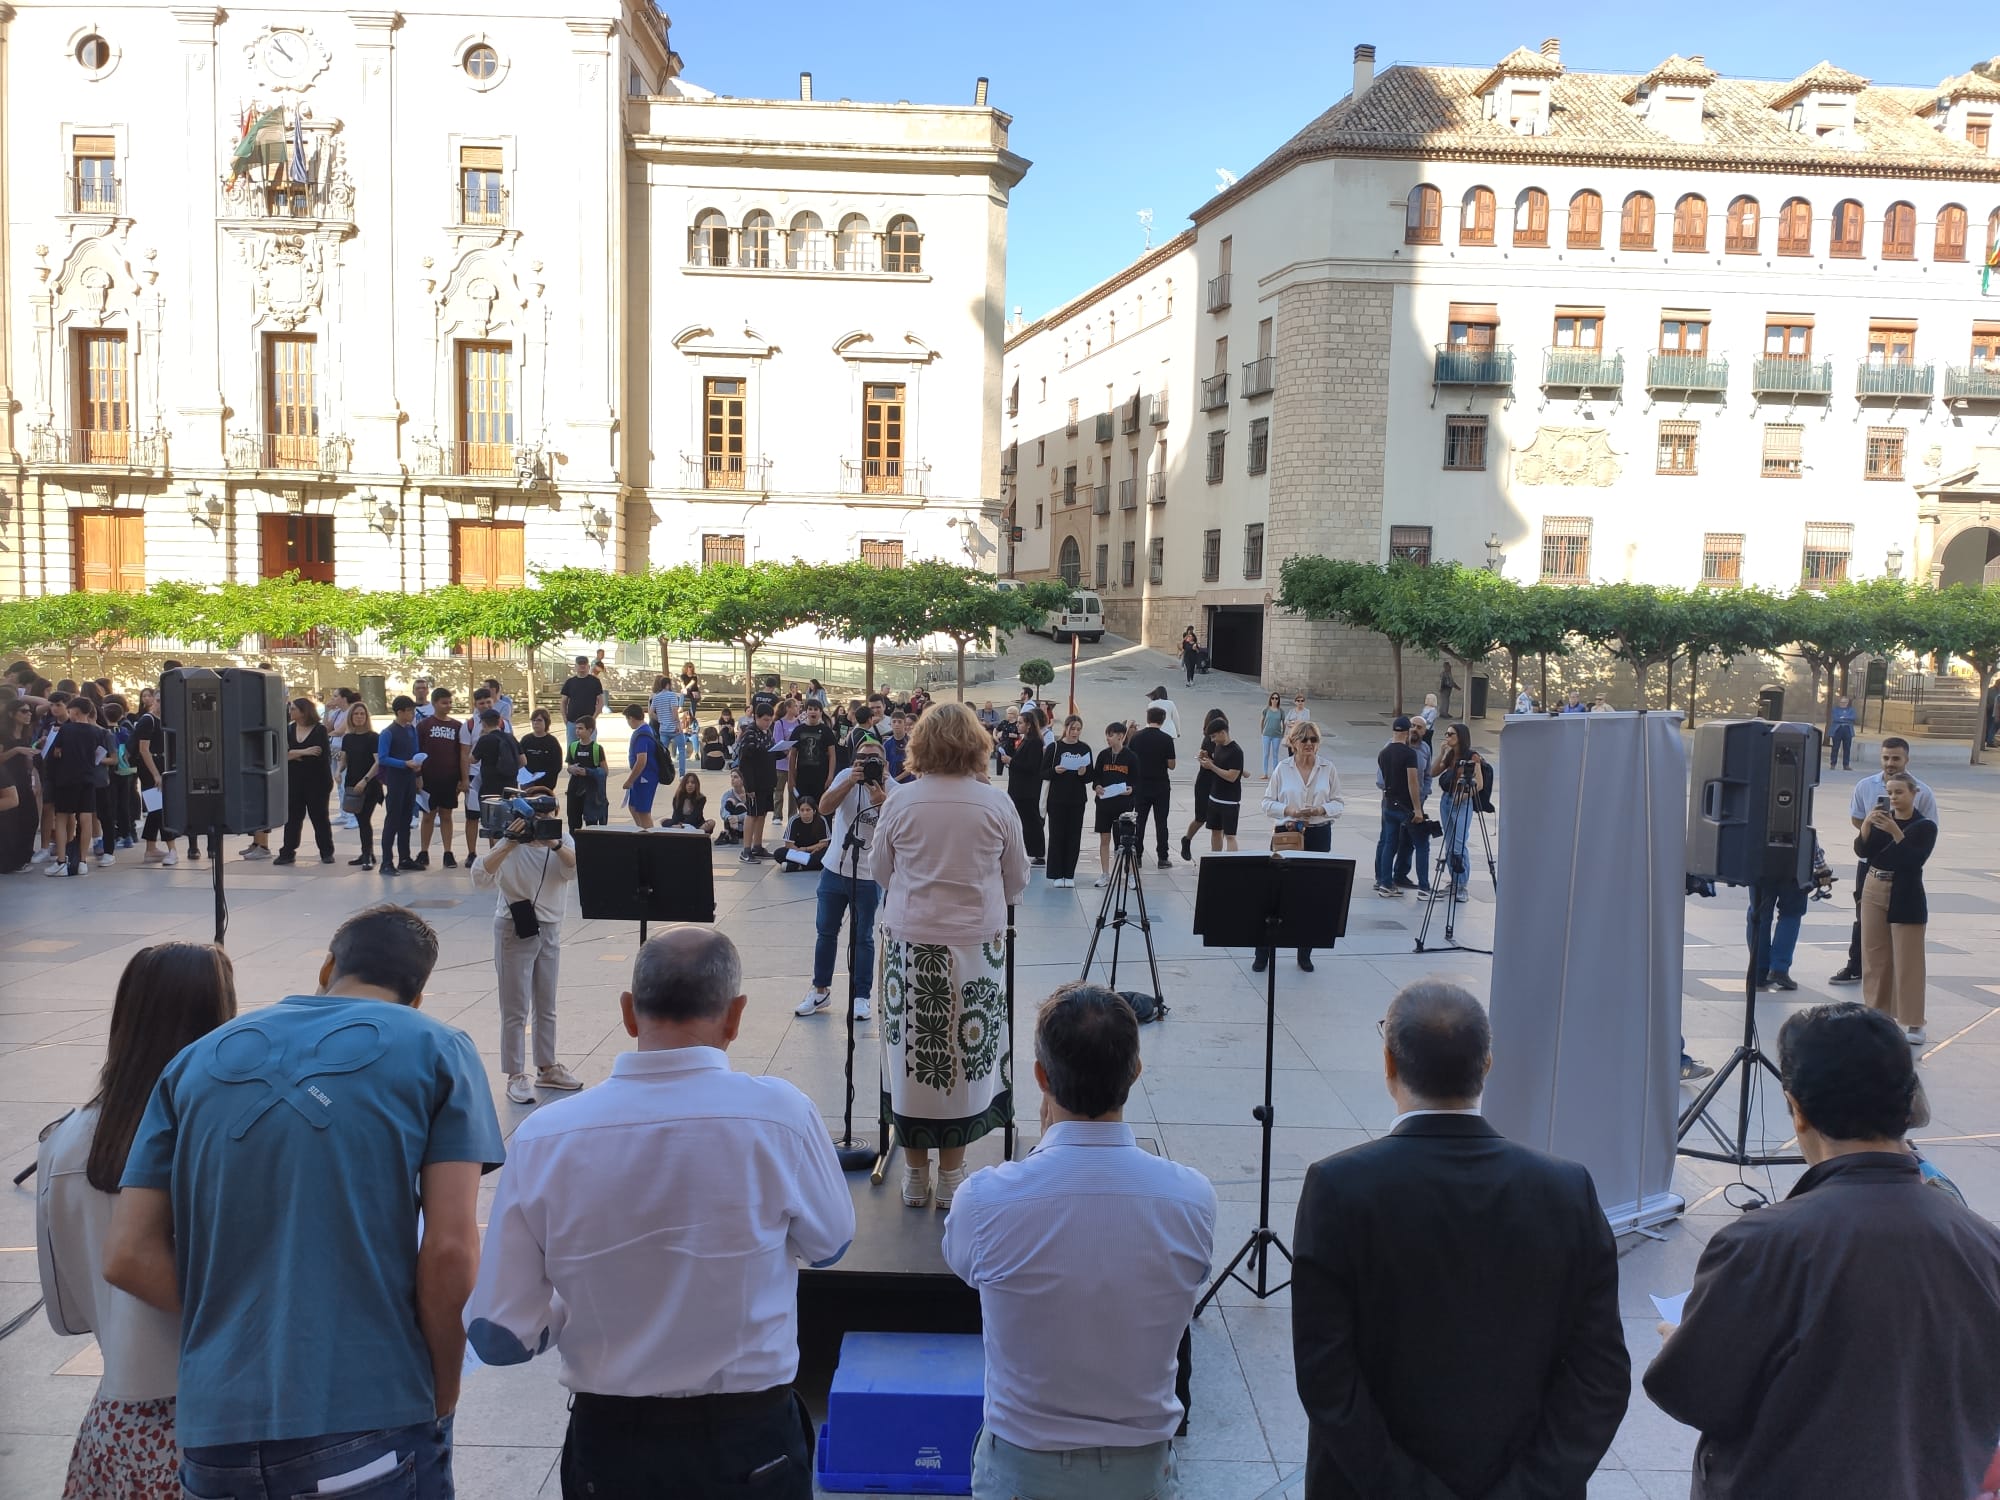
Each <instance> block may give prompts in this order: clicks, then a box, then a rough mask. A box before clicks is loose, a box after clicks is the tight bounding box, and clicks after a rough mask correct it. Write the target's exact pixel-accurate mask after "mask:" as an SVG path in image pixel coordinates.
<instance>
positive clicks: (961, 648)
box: [951, 636, 965, 703]
mask: <svg viewBox="0 0 2000 1500" xmlns="http://www.w3.org/2000/svg"><path fill="white" fill-rule="evenodd" d="M951 643H952V645H953V646H954V647H955V648H957V651H958V701H959V702H960V703H963V702H964V701H965V638H964V637H963V636H953V637H952V640H951Z"/></svg>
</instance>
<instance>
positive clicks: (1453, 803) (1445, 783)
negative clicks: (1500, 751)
mask: <svg viewBox="0 0 2000 1500" xmlns="http://www.w3.org/2000/svg"><path fill="white" fill-rule="evenodd" d="M1467 773H1469V775H1470V780H1468V779H1467ZM1431 775H1432V776H1433V777H1434V778H1435V779H1436V782H1437V789H1438V819H1439V821H1440V822H1442V823H1443V824H1444V838H1445V843H1446V844H1447V845H1448V846H1449V847H1450V851H1451V853H1450V858H1449V861H1448V864H1449V868H1450V870H1451V887H1450V890H1451V899H1452V900H1454V901H1466V900H1470V899H1471V892H1470V891H1469V890H1468V889H1467V888H1466V886H1467V880H1468V873H1467V868H1466V853H1465V843H1466V837H1467V835H1468V834H1470V833H1471V831H1472V814H1473V810H1474V807H1475V805H1476V804H1477V803H1478V800H1479V793H1480V786H1479V779H1480V761H1479V756H1478V754H1477V753H1476V752H1475V751H1474V750H1473V748H1472V730H1471V729H1470V728H1468V727H1467V726H1466V725H1464V724H1454V725H1452V726H1451V728H1450V730H1448V731H1447V732H1446V735H1445V742H1444V754H1442V755H1441V756H1439V757H1438V761H1437V764H1436V765H1435V766H1433V767H1432V768H1431ZM1417 873H1418V874H1419V875H1424V872H1423V871H1421V870H1419V871H1418V872H1417ZM1424 883H1425V884H1426V885H1429V884H1430V877H1429V876H1428V875H1424ZM1444 897H1445V889H1444V887H1442V886H1430V888H1429V889H1428V890H1425V891H1419V892H1418V893H1417V898H1418V899H1419V900H1433V901H1441V900H1443V899H1444Z"/></svg>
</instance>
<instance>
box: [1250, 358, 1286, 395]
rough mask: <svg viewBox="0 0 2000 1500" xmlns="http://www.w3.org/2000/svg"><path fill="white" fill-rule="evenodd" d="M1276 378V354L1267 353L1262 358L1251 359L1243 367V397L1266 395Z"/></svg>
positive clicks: (1268, 393)
mask: <svg viewBox="0 0 2000 1500" xmlns="http://www.w3.org/2000/svg"><path fill="white" fill-rule="evenodd" d="M1277 378H1278V360H1277V356H1275V355H1271V354H1267V355H1265V356H1264V357H1263V358H1262V359H1253V360H1251V361H1250V362H1249V363H1248V364H1246V365H1245V366H1244V367H1243V399H1244V400H1246V401H1247V400H1249V399H1250V398H1251V397H1252V396H1268V395H1270V394H1271V390H1272V387H1273V385H1274V384H1275V383H1276V381H1277Z"/></svg>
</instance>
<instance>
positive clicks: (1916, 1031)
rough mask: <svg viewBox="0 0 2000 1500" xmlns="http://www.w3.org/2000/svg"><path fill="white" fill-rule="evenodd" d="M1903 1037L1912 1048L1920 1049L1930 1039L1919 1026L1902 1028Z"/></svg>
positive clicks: (1927, 1033) (1928, 1034)
mask: <svg viewBox="0 0 2000 1500" xmlns="http://www.w3.org/2000/svg"><path fill="white" fill-rule="evenodd" d="M1903 1035H1904V1036H1905V1037H1906V1038H1908V1040H1909V1043H1910V1045H1911V1046H1912V1047H1921V1046H1923V1044H1924V1043H1925V1042H1927V1041H1929V1040H1930V1039H1931V1038H1930V1033H1929V1032H1927V1031H1925V1030H1924V1028H1923V1027H1921V1026H1906V1027H1904V1028H1903Z"/></svg>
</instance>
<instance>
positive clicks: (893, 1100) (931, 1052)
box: [875, 703, 1028, 1209]
mask: <svg viewBox="0 0 2000 1500" xmlns="http://www.w3.org/2000/svg"><path fill="white" fill-rule="evenodd" d="M992 754H993V741H992V738H991V736H989V735H988V734H987V733H986V730H985V728H984V726H982V725H981V724H980V722H979V719H978V718H977V716H976V715H974V713H973V712H972V710H971V709H969V708H967V707H966V706H965V705H964V704H963V703H938V704H933V705H932V706H931V707H930V708H929V709H928V710H926V711H925V713H924V715H923V717H922V718H920V719H918V720H917V727H916V729H915V730H913V731H912V732H911V734H910V749H909V760H908V767H909V769H910V770H912V771H914V772H915V773H916V777H917V779H916V780H915V781H912V782H909V783H907V784H905V785H904V787H903V788H902V790H901V792H900V793H899V794H898V795H897V796H896V797H895V798H894V799H893V800H891V801H890V802H888V803H886V804H885V805H884V806H883V808H882V819H881V822H880V823H879V824H877V825H876V829H875V878H876V879H877V880H878V881H880V882H881V885H882V893H883V897H882V939H881V944H880V949H881V963H882V982H881V985H880V986H879V987H878V989H877V992H876V993H877V994H878V995H879V996H880V998H881V1001H882V1110H883V1113H884V1114H885V1115H887V1116H888V1117H889V1118H891V1119H893V1120H894V1122H895V1126H896V1139H897V1140H899V1141H901V1142H902V1143H903V1151H904V1154H905V1156H906V1157H907V1164H906V1165H905V1167H904V1168H903V1201H904V1202H905V1203H907V1204H908V1205H909V1206H910V1207H912V1208H922V1207H923V1206H924V1204H925V1203H926V1202H927V1201H930V1200H931V1198H932V1190H931V1179H930V1155H931V1152H932V1151H936V1152H937V1154H938V1177H937V1189H936V1198H935V1201H936V1203H937V1206H938V1207H939V1208H941V1209H945V1208H950V1207H951V1199H952V1195H953V1194H954V1193H955V1192H956V1191H957V1190H958V1185H959V1184H960V1183H961V1182H963V1181H964V1180H965V1148H966V1147H967V1146H969V1145H971V1144H972V1143H973V1142H974V1141H976V1140H978V1139H979V1138H980V1137H981V1136H983V1135H985V1134H987V1133H988V1132H989V1131H992V1130H995V1129H998V1128H999V1127H1001V1126H1003V1125H1005V1124H1007V1123H1008V1121H1009V1120H1011V1119H1012V1118H1013V1109H1014V1100H1013V1094H1012V1084H1013V1060H1012V1052H1013V1044H1014V1041H1013V1037H1012V1036H1011V1035H1010V1034H1009V1029H1008V1025H1007V996H1006V991H1005V990H1004V989H1003V988H1002V985H1003V984H1004V982H1005V980H1004V973H1005V966H1006V953H1007V908H1008V906H1009V905H1011V904H1012V903H1014V902H1016V901H1018V900H1020V899H1021V893H1022V892H1023V891H1025V890H1026V889H1027V888H1028V851H1027V849H1026V847H1025V845H1024V844H1023V842H1022V835H1021V815H1020V813H1019V812H1017V811H1016V810H1015V807H1014V804H1013V802H1012V801H1011V800H1009V798H1008V796H1007V794H1006V793H1005V792H1003V791H1001V790H1000V788H998V787H996V786H993V785H990V784H989V783H988V782H987V780H986V776H985V772H986V767H987V765H988V763H989V760H990V758H991V756H992Z"/></svg>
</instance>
